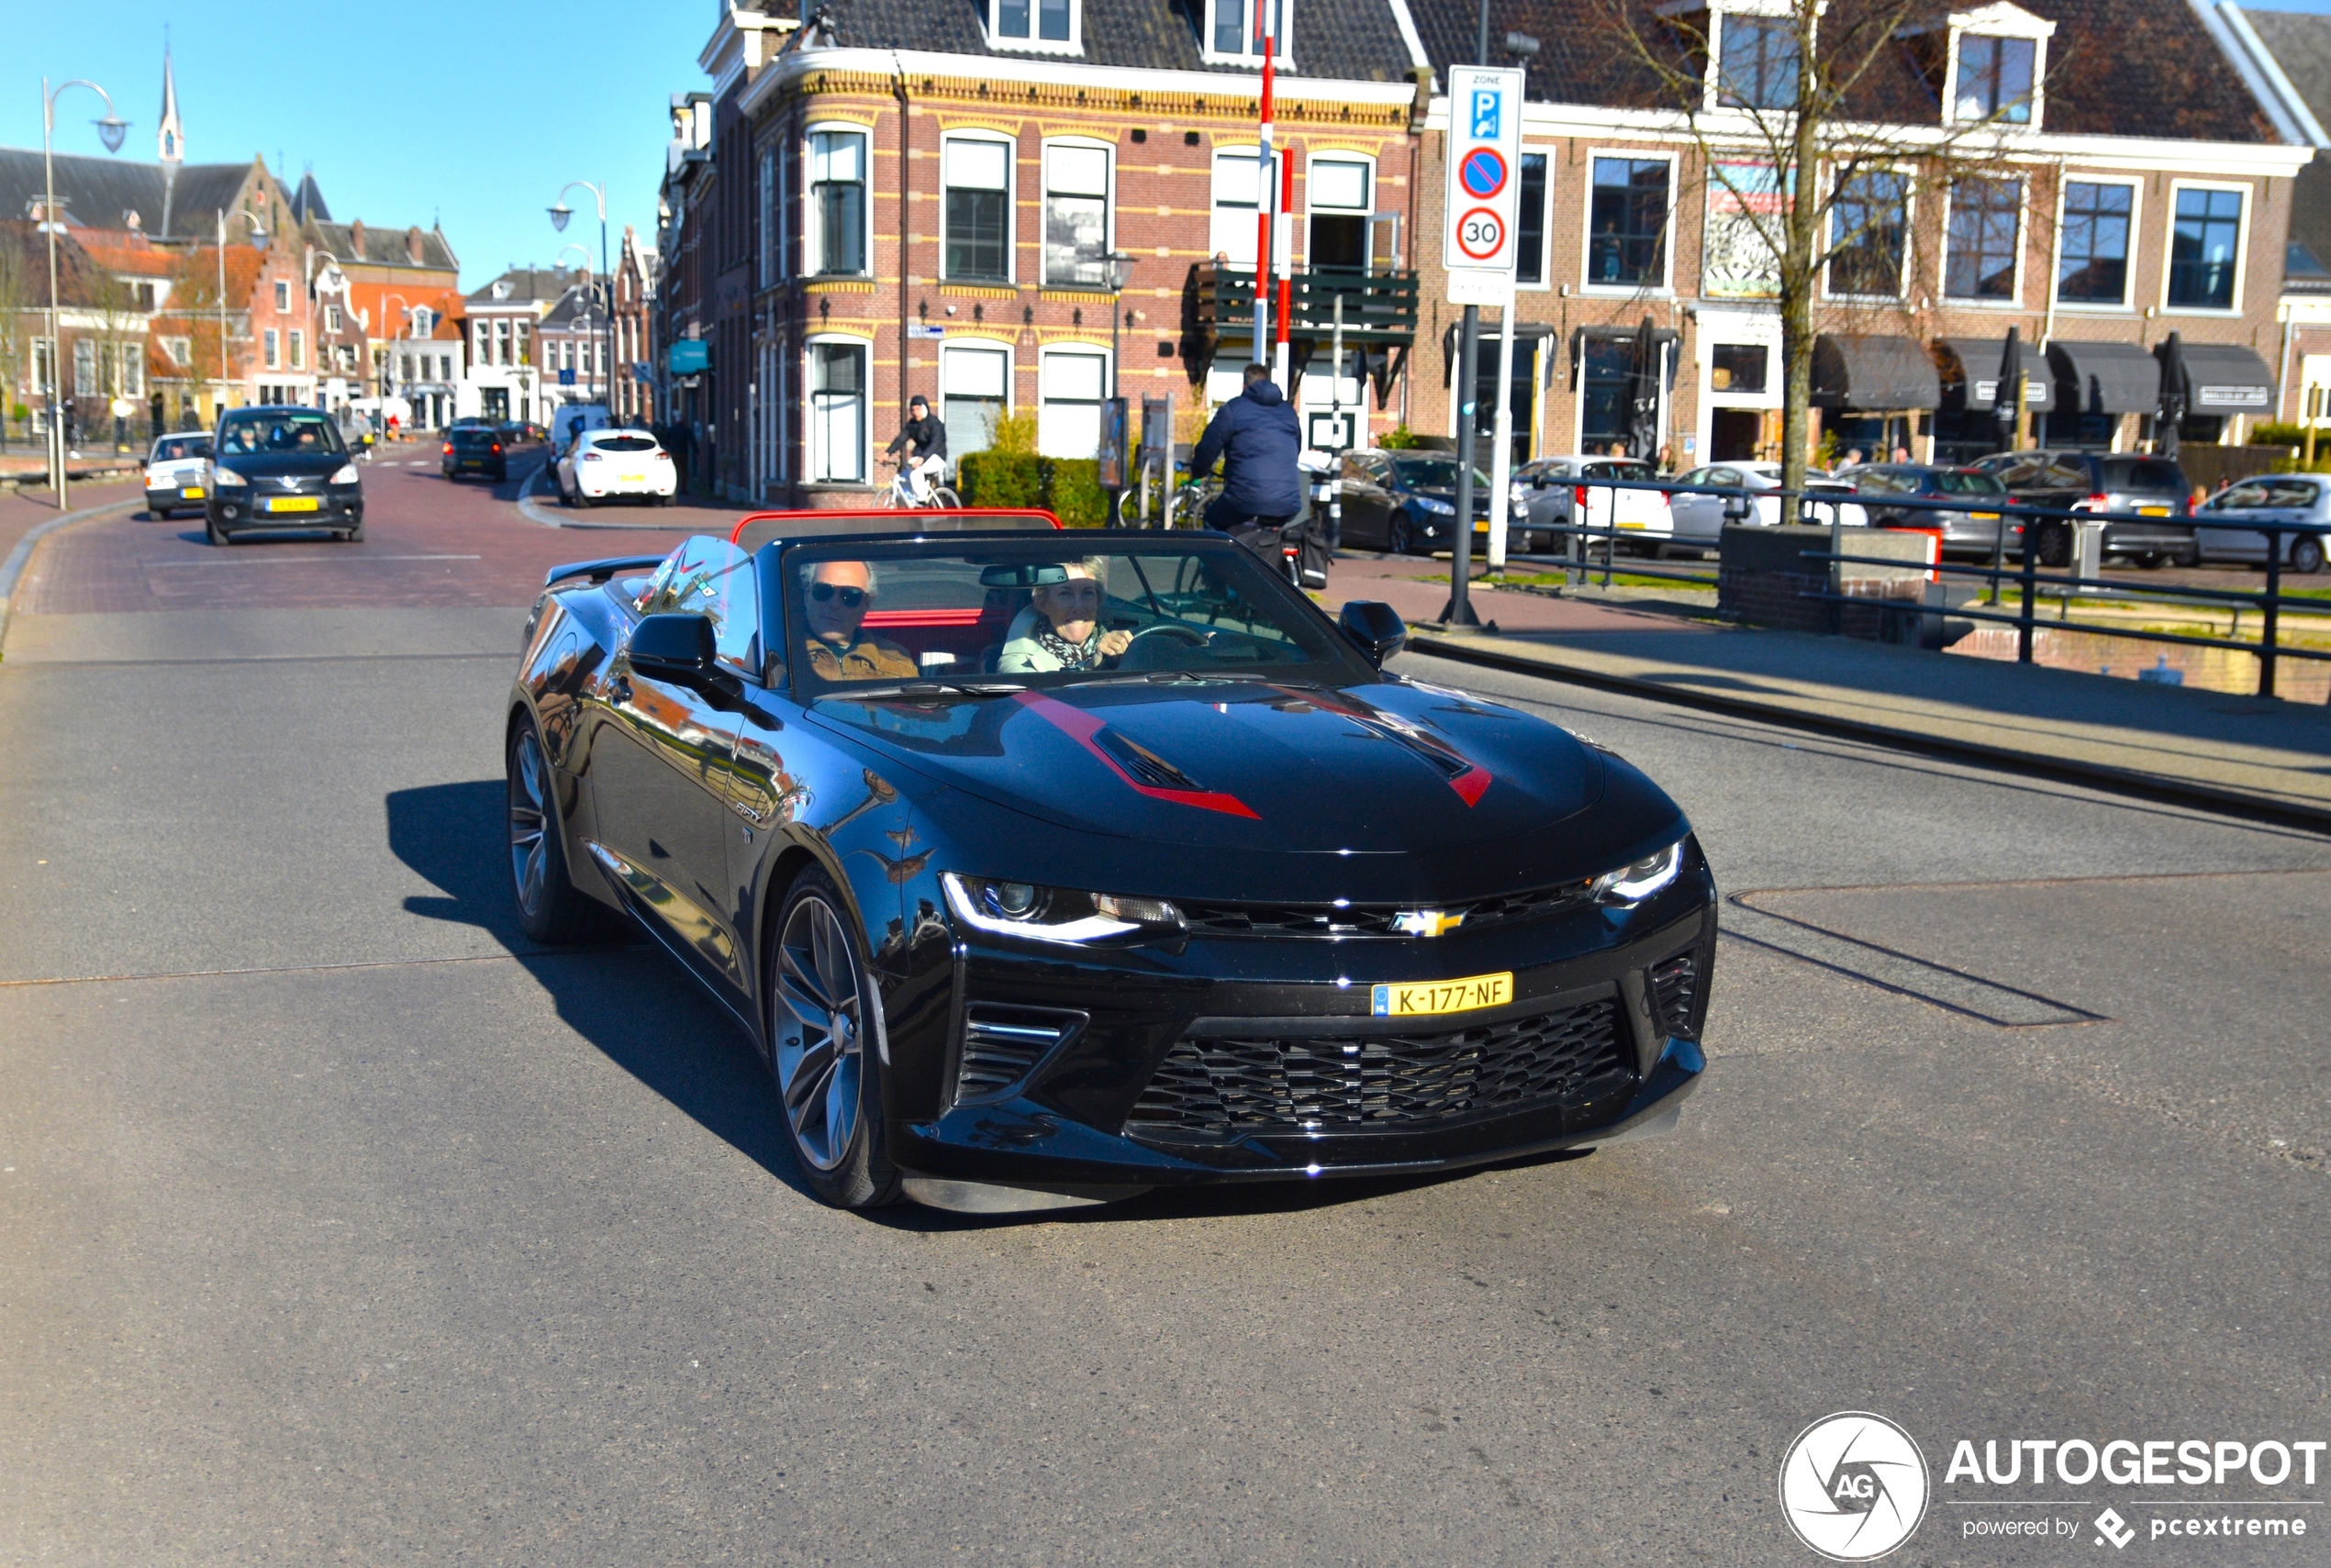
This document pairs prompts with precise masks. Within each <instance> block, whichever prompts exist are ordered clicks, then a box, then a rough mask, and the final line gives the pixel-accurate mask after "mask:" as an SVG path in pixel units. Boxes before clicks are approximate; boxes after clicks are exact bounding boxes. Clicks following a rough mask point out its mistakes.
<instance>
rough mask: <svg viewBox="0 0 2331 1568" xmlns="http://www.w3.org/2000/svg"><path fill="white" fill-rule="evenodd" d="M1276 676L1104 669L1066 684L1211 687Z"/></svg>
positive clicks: (1249, 673) (1266, 679) (1218, 672)
mask: <svg viewBox="0 0 2331 1568" xmlns="http://www.w3.org/2000/svg"><path fill="white" fill-rule="evenodd" d="M1272 678H1273V677H1271V676H1269V675H1266V674H1263V673H1260V672H1257V671H1253V670H1101V671H1096V672H1095V673H1092V674H1090V675H1087V676H1086V677H1085V678H1084V679H1082V680H1076V681H1064V682H1062V683H1061V684H1063V685H1067V686H1106V685H1126V684H1149V685H1157V686H1174V685H1181V684H1192V685H1201V686H1210V685H1212V684H1215V683H1216V682H1218V681H1268V680H1271V679H1272Z"/></svg>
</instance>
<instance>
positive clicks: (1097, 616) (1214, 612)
mask: <svg viewBox="0 0 2331 1568" xmlns="http://www.w3.org/2000/svg"><path fill="white" fill-rule="evenodd" d="M1104 537H1105V536H1104ZM1079 550H1090V551H1092V553H1090V554H1083V553H1072V552H1074V551H1079ZM786 576H787V581H788V584H789V586H788V590H787V597H788V599H789V601H790V603H789V612H790V613H789V618H790V620H791V623H792V625H793V626H794V627H795V628H798V629H797V634H796V637H795V639H794V640H795V643H796V647H795V648H794V649H793V650H792V651H793V652H794V654H795V656H796V659H797V664H796V668H797V671H798V672H799V673H800V675H801V677H802V679H801V683H800V684H801V685H802V687H803V693H802V695H803V696H804V698H805V700H813V699H814V698H815V697H817V696H818V695H822V694H824V693H827V692H832V691H836V690H839V689H846V688H849V687H853V686H868V685H876V684H898V683H900V682H904V681H918V680H921V681H936V682H944V683H950V684H972V685H976V686H982V687H993V688H998V689H1002V690H1012V689H1016V688H1019V687H1022V686H1030V685H1058V684H1069V683H1073V682H1076V681H1079V680H1095V679H1119V678H1129V677H1135V676H1139V675H1142V674H1144V673H1146V674H1151V675H1154V676H1158V677H1162V678H1167V679H1171V678H1175V676H1176V673H1180V674H1183V675H1199V676H1212V675H1223V674H1235V673H1248V672H1256V673H1259V672H1268V673H1273V674H1277V675H1281V676H1285V675H1288V674H1298V678H1304V679H1309V680H1312V681H1317V682H1321V683H1323V684H1342V683H1344V682H1348V681H1351V680H1354V679H1359V678H1365V677H1366V674H1367V673H1368V672H1367V671H1366V668H1365V666H1363V665H1360V664H1359V662H1358V660H1357V657H1356V655H1355V654H1353V653H1352V652H1350V651H1348V650H1346V649H1345V648H1344V645H1343V643H1342V639H1340V638H1339V637H1338V636H1337V635H1336V634H1335V632H1334V631H1333V628H1330V627H1329V626H1328V625H1327V624H1326V623H1325V621H1323V620H1322V618H1321V617H1320V615H1319V613H1318V611H1316V610H1314V609H1313V608H1312V607H1311V606H1310V605H1309V604H1307V603H1306V602H1304V601H1303V600H1301V599H1299V597H1297V596H1296V595H1295V593H1294V591H1293V590H1292V589H1290V588H1288V587H1287V586H1286V585H1285V584H1283V583H1279V582H1277V581H1275V580H1274V579H1272V578H1271V577H1270V576H1269V575H1268V574H1267V573H1265V572H1264V570H1263V569H1262V566H1261V564H1260V563H1259V562H1257V561H1256V560H1255V557H1254V556H1253V555H1252V554H1251V553H1249V552H1248V551H1247V550H1244V549H1243V548H1240V547H1237V546H1231V545H1223V544H1219V543H1218V544H1213V545H1211V546H1204V545H1197V544H1193V543H1190V542H1177V543H1162V542H1161V543H1156V544H1149V543H1142V544H1132V543H1128V542H1125V541H1123V540H1122V539H1121V538H1119V539H1108V541H1107V542H1106V543H1104V542H1103V540H1102V539H1101V538H1092V539H1089V540H1086V539H1079V540H1076V542H1074V543H1067V544H1065V545H1064V542H1062V541H1055V540H1028V541H1025V542H1022V543H1011V544H1007V543H1000V542H999V543H995V544H982V545H967V546H965V547H964V548H961V549H955V550H934V549H933V548H931V545H929V544H926V543H917V544H910V545H884V544H869V543H864V542H861V543H857V544H846V543H845V544H833V545H798V546H796V547H794V548H793V549H792V550H789V551H787V553H786ZM1290 666H1310V669H1309V670H1307V671H1302V672H1300V673H1298V672H1296V671H1293V670H1290V668H1289V667H1290Z"/></svg>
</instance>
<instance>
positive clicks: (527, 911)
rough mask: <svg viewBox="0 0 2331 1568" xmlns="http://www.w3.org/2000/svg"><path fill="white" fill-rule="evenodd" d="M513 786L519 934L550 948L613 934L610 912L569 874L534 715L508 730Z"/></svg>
mask: <svg viewBox="0 0 2331 1568" xmlns="http://www.w3.org/2000/svg"><path fill="white" fill-rule="evenodd" d="M509 784H510V795H509V824H510V891H511V892H512V894H514V895H516V897H517V900H518V923H519V929H521V930H523V931H524V932H525V933H526V934H527V935H528V936H529V937H531V938H532V939H533V940H536V941H538V942H541V943H544V944H546V945H551V946H565V945H567V944H569V943H573V942H581V941H589V940H594V939H598V938H604V937H606V936H608V935H609V934H610V931H611V929H612V927H613V926H614V923H615V922H614V916H613V915H612V913H611V912H610V911H608V908H607V907H606V906H604V905H601V904H600V903H598V902H597V900H596V899H594V898H592V897H591V896H590V895H588V894H586V893H584V892H582V891H581V890H580V889H578V888H577V887H576V886H575V885H574V881H573V879H571V878H570V877H569V876H568V874H567V867H566V847H565V834H564V833H563V831H562V830H561V828H560V826H559V814H558V811H559V808H558V788H557V784H555V782H554V781H553V779H552V773H551V760H550V758H549V757H547V756H545V755H544V754H543V751H542V741H541V738H540V737H539V736H537V735H536V734H535V732H534V720H533V717H531V716H527V717H521V718H520V719H519V722H518V725H517V727H516V728H513V729H512V730H511V731H510V754H509Z"/></svg>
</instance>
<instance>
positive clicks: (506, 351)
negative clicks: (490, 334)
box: [494, 317, 512, 365]
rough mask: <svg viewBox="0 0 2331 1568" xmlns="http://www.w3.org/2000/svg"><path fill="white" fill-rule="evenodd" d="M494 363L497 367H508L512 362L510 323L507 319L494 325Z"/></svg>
mask: <svg viewBox="0 0 2331 1568" xmlns="http://www.w3.org/2000/svg"><path fill="white" fill-rule="evenodd" d="M494 362H495V363H496V364H497V365H507V364H509V363H511V362H512V361H511V359H510V323H509V321H508V319H507V317H506V318H504V319H503V320H500V321H496V323H494Z"/></svg>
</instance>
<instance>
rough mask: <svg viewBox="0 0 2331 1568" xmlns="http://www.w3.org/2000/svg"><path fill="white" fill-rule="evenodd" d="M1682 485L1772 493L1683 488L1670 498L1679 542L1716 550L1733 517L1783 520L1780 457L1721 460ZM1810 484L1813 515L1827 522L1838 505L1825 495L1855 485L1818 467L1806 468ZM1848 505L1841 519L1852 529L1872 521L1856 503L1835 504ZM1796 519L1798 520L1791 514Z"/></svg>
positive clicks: (1768, 523)
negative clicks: (1740, 493) (1714, 492)
mask: <svg viewBox="0 0 2331 1568" xmlns="http://www.w3.org/2000/svg"><path fill="white" fill-rule="evenodd" d="M1676 483H1677V484H1679V485H1702V486H1706V487H1708V488H1710V489H1717V490H1746V491H1751V492H1757V491H1764V492H1769V494H1764V495H1754V494H1752V495H1746V496H1736V495H1684V494H1682V493H1680V492H1679V493H1678V494H1676V495H1671V496H1669V497H1668V498H1667V506H1668V509H1669V510H1670V511H1671V512H1672V513H1673V514H1674V516H1675V519H1676V524H1675V540H1676V542H1677V543H1678V544H1679V545H1689V544H1697V545H1700V546H1701V547H1703V548H1705V549H1709V550H1713V549H1714V548H1715V547H1716V542H1717V540H1718V539H1721V538H1722V537H1723V526H1724V523H1725V521H1726V520H1727V517H1729V520H1730V521H1732V522H1734V523H1746V524H1751V525H1754V526H1756V527H1760V528H1773V527H1776V526H1778V525H1779V522H1780V521H1781V516H1780V494H1779V492H1780V464H1779V463H1777V462H1715V463H1710V464H1708V465H1707V466H1706V467H1704V468H1695V469H1693V470H1691V472H1690V473H1683V474H1679V475H1678V476H1677V478H1676ZM1805 488H1806V489H1807V490H1808V491H1810V492H1812V493H1813V495H1814V496H1815V497H1816V498H1815V499H1814V501H1813V517H1814V520H1815V521H1816V522H1819V523H1822V524H1824V525H1825V524H1827V523H1828V522H1829V521H1830V520H1831V517H1830V514H1831V512H1832V510H1833V505H1832V504H1830V503H1826V502H1824V501H1822V500H1821V499H1819V497H1820V496H1822V495H1852V494H1853V487H1852V486H1851V485H1849V484H1842V483H1840V482H1838V481H1837V480H1835V479H1833V478H1832V477H1831V476H1830V475H1829V474H1828V473H1824V471H1822V470H1821V469H1818V468H1809V469H1807V470H1806V471H1805ZM1835 509H1837V510H1842V512H1843V513H1844V516H1843V517H1842V518H1841V519H1839V520H1841V521H1842V522H1843V523H1844V524H1845V526H1846V527H1847V528H1863V527H1866V526H1868V522H1869V516H1868V513H1866V512H1865V511H1863V510H1862V508H1861V506H1859V505H1857V504H1856V503H1854V502H1850V501H1847V502H1843V503H1838V504H1835ZM1789 520H1790V521H1791V522H1794V521H1796V519H1795V518H1793V517H1791V518H1790V519H1789Z"/></svg>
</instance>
